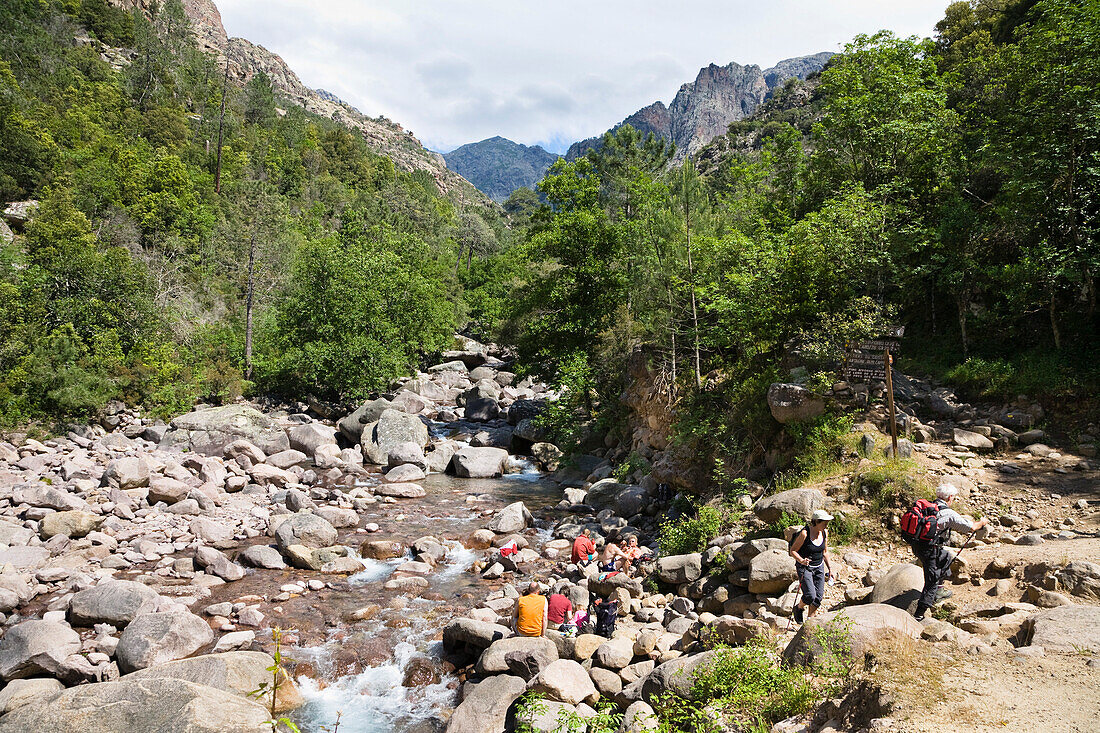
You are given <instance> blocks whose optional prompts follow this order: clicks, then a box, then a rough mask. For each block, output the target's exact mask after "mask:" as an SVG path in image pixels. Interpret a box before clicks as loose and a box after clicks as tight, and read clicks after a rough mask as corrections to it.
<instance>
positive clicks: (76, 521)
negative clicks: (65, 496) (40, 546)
mask: <svg viewBox="0 0 1100 733" xmlns="http://www.w3.org/2000/svg"><path fill="white" fill-rule="evenodd" d="M102 523H103V517H101V516H99V515H98V514H92V513H91V512H83V511H80V510H79V509H72V510H69V511H67V512H54V513H53V514H47V515H46V516H44V517H42V521H41V522H39V523H38V534H39V535H41V537H42V539H44V540H48V539H49V538H51V537H56V536H57V535H64V536H66V537H69V538H71V539H74V540H75V539H79V538H81V537H83V536H84V535H86V534H88V533H89V532H91V531H93V530H95V529H98V528H99V525H101V524H102Z"/></svg>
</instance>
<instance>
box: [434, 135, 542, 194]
mask: <svg viewBox="0 0 1100 733" xmlns="http://www.w3.org/2000/svg"><path fill="white" fill-rule="evenodd" d="M443 159H444V160H446V161H447V167H448V168H450V169H451V170H453V171H455V172H456V173H458V174H459V175H461V176H462V177H463V178H465V179H466V180H467V181H469V182H470V183H472V184H474V185H475V186H477V189H478V190H479V191H481V192H482V193H484V194H486V195H488V196H489V197H490V198H491V199H493V200H494V201H496V202H498V203H499V202H501V201H504V199H506V198H508V196H510V195H511V193H512V192H513V191H515V190H516V189H517V188H522V187H524V186H526V187H527V188H534V186H535V184H536V183H538V182H539V181H540V180H542V177H543V176H544V175H545V174H546V169H547V168H549V167H550V165H551V164H552V163H553V162H554V161H555V160H557V159H558V156H556V155H554V154H553V153H548V152H546V151H545V150H543V149H542V148H541V147H539V146H538V145H534V146H531V147H528V146H526V145H522V144H520V143H514V142H512V141H511V140H508V139H506V138H503V137H500V136H499V135H498V136H496V137H491V138H489V139H488V140H482V141H481V142H477V143H468V144H466V145H463V146H462V147H459V148H455V149H454V150H452V151H451V152H449V153H444V154H443Z"/></svg>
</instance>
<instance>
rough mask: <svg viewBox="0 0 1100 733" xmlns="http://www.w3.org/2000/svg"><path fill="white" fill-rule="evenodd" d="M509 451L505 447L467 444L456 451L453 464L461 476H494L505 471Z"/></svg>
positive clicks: (455, 470)
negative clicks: (479, 446)
mask: <svg viewBox="0 0 1100 733" xmlns="http://www.w3.org/2000/svg"><path fill="white" fill-rule="evenodd" d="M507 458H508V451H506V450H504V449H503V448H475V447H473V446H465V447H463V448H461V449H459V450H458V451H456V452H455V454H454V456H453V457H452V458H451V466H452V467H453V468H454V472H455V475H456V476H458V477H459V478H493V477H494V476H499V475H501V473H502V472H503V471H504V461H505V460H506V459H507Z"/></svg>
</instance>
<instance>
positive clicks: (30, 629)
mask: <svg viewBox="0 0 1100 733" xmlns="http://www.w3.org/2000/svg"><path fill="white" fill-rule="evenodd" d="M79 652H80V635H79V634H77V633H76V632H75V631H73V630H72V629H71V628H69V627H68V626H67V625H66V624H62V623H58V622H56V621H24V622H22V623H20V624H16V625H15V626H12V627H11V628H10V629H8V630H7V631H6V632H5V633H4V637H3V638H2V639H0V679H2V680H4V681H5V682H6V681H9V680H15V679H22V678H24V677H36V676H39V675H46V676H57V675H59V674H61V673H62V670H63V669H64V662H65V658H66V657H68V656H69V655H70V654H77V653H79ZM26 730H30V729H29V728H28V729H26ZM36 730H43V729H41V728H36ZM45 730H49V729H45Z"/></svg>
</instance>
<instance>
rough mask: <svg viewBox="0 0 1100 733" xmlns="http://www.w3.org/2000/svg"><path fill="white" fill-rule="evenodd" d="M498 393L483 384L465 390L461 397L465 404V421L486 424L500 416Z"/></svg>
mask: <svg viewBox="0 0 1100 733" xmlns="http://www.w3.org/2000/svg"><path fill="white" fill-rule="evenodd" d="M497 396H498V393H497V392H496V390H494V389H490V388H488V387H486V386H485V385H483V384H477V385H474V386H473V387H471V388H470V389H468V390H466V391H465V392H464V393H463V394H462V397H463V399H464V402H465V409H466V419H467V420H471V421H473V422H488V421H489V420H495V419H497V417H499V416H500V406H499V405H498V404H497Z"/></svg>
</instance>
